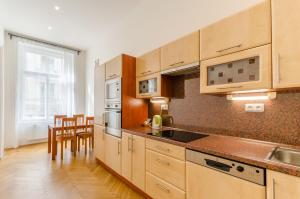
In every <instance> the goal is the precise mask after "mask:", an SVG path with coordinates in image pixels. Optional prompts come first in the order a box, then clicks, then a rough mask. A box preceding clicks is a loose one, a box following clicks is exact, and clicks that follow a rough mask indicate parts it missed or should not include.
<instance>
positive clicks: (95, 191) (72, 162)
mask: <svg viewBox="0 0 300 199" xmlns="http://www.w3.org/2000/svg"><path fill="white" fill-rule="evenodd" d="M58 151H59V150H58ZM68 151H69V150H67V151H66V153H65V156H64V160H63V161H60V158H59V157H58V158H57V160H56V161H52V160H51V157H50V155H49V154H48V153H47V144H38V145H31V146H27V147H21V148H19V149H11V150H7V151H6V153H5V157H4V158H3V159H2V160H0V198H1V199H69V198H70V199H81V198H82V199H93V198H95V199H98V198H99V199H108V198H112V199H117V198H122V199H123V198H124V199H129V198H130V199H136V198H142V197H141V196H139V195H138V194H137V193H135V192H134V191H132V190H131V189H130V188H129V187H127V186H126V185H125V184H124V183H123V182H121V181H120V180H118V179H117V178H115V177H114V176H113V175H111V174H110V173H108V172H107V171H106V170H105V169H103V168H102V167H101V166H99V165H97V164H96V163H95V161H94V159H93V157H92V156H93V155H92V152H89V154H88V155H87V157H85V156H84V152H83V150H81V153H80V154H78V156H77V157H76V158H74V157H73V156H71V154H70V152H68Z"/></svg>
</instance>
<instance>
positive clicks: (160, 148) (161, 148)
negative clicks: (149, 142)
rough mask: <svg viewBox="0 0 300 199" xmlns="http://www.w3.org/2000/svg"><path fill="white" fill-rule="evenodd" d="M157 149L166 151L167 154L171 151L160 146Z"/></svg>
mask: <svg viewBox="0 0 300 199" xmlns="http://www.w3.org/2000/svg"><path fill="white" fill-rule="evenodd" d="M156 148H157V149H158V150H161V151H165V152H168V153H169V152H170V149H169V148H164V147H162V146H159V145H157V146H156Z"/></svg>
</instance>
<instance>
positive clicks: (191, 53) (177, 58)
mask: <svg viewBox="0 0 300 199" xmlns="http://www.w3.org/2000/svg"><path fill="white" fill-rule="evenodd" d="M199 37H200V36H199V31H196V32H194V33H192V34H189V35H187V36H185V37H183V38H180V39H178V40H176V41H174V42H171V43H169V44H167V45H165V46H163V47H161V70H162V71H163V70H167V69H170V68H175V67H178V66H183V65H187V64H191V63H195V62H199V48H200V47H199V40H200V38H199Z"/></svg>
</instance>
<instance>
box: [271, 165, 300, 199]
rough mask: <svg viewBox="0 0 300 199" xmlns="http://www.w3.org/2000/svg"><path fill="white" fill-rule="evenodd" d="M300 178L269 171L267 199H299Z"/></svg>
mask: <svg viewBox="0 0 300 199" xmlns="http://www.w3.org/2000/svg"><path fill="white" fill-rule="evenodd" d="M299 198H300V178H299V177H295V176H290V175H287V174H283V173H279V172H275V171H270V170H267V199H299Z"/></svg>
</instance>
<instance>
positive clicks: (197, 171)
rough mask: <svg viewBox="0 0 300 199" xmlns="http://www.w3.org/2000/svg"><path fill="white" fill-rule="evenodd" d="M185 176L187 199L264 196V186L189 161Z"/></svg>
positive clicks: (262, 198)
mask: <svg viewBox="0 0 300 199" xmlns="http://www.w3.org/2000/svg"><path fill="white" fill-rule="evenodd" d="M186 176H187V184H186V186H187V199H200V198H209V199H220V198H222V199H254V198H255V199H265V198H266V188H265V187H264V186H260V185H258V184H255V183H252V182H249V181H246V180H242V179H239V178H236V177H233V176H231V175H228V174H225V173H222V172H219V171H215V170H213V169H209V168H207V167H203V166H200V165H197V164H194V163H191V162H187V163H186ZM276 199H277V198H276Z"/></svg>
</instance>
